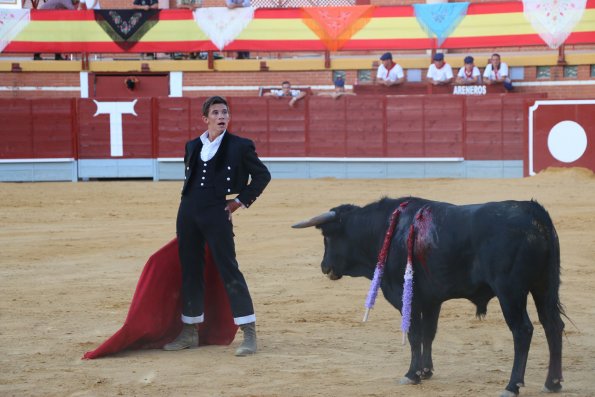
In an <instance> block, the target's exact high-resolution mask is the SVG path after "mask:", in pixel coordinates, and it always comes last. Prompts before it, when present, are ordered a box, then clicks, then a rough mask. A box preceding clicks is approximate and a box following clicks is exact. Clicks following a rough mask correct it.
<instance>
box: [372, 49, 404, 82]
mask: <svg viewBox="0 0 595 397" xmlns="http://www.w3.org/2000/svg"><path fill="white" fill-rule="evenodd" d="M380 62H382V64H381V65H380V66H378V72H377V73H376V84H382V85H385V86H387V87H388V86H391V85H397V84H401V83H402V82H403V81H404V80H405V75H404V74H403V68H402V67H401V65H399V64H397V63H395V62H393V54H391V53H390V52H385V53H384V54H382V56H381V57H380Z"/></svg>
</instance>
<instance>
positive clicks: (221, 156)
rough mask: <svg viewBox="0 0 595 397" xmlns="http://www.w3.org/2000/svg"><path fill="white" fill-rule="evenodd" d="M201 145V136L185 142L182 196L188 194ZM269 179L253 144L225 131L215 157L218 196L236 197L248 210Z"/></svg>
mask: <svg viewBox="0 0 595 397" xmlns="http://www.w3.org/2000/svg"><path fill="white" fill-rule="evenodd" d="M202 146H203V144H202V141H201V140H200V137H198V138H196V139H193V140H191V141H188V142H187V143H186V152H185V154H184V169H185V171H184V172H185V178H184V179H185V180H184V186H183V187H182V196H184V195H185V194H186V193H187V191H188V182H189V181H190V178H191V176H192V172H193V171H194V170H195V169H197V168H196V167H195V165H196V162H197V161H200V151H201V149H202ZM270 180H271V174H270V172H269V170H268V169H267V167H266V166H265V165H264V164H263V163H262V161H260V159H259V158H258V155H257V154H256V149H255V147H254V143H253V142H252V141H251V140H250V139H246V138H242V137H239V136H237V135H233V134H231V133H230V132H229V131H227V132H225V135H224V136H223V139H222V140H221V145H220V146H219V149H218V150H217V156H216V158H215V181H214V182H215V183H214V185H215V193H216V194H217V196H221V197H225V196H226V195H230V194H237V195H238V196H237V197H236V198H237V199H238V200H240V202H241V203H242V204H243V205H245V206H246V207H250V205H252V203H253V202H254V201H255V200H256V198H257V197H258V196H260V194H261V193H262V191H263V190H264V188H265V187H266V186H267V185H268V183H269V181H270Z"/></svg>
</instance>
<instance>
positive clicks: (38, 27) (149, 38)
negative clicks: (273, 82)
mask: <svg viewBox="0 0 595 397" xmlns="http://www.w3.org/2000/svg"><path fill="white" fill-rule="evenodd" d="M456 4H459V3H452V4H451V5H456ZM356 7H357V8H356ZM329 8H331V7H329ZM353 8H356V9H358V10H359V11H358V13H359V15H360V16H361V17H362V18H363V19H364V20H366V19H368V17H367V16H365V15H367V11H366V12H361V10H362V8H360V7H359V6H355V7H353ZM207 9H208V8H204V9H199V10H197V11H196V12H195V13H194V14H193V13H192V11H190V10H187V9H171V10H161V11H160V12H159V20H158V21H157V23H156V24H155V25H154V26H153V27H152V28H151V30H149V31H147V32H146V33H145V34H144V35H143V36H142V37H140V38H138V41H136V44H134V46H132V47H131V48H128V49H127V48H122V47H121V46H120V45H118V43H117V42H116V41H114V39H113V38H112V37H111V36H110V35H109V34H108V33H106V32H105V31H104V30H103V29H102V28H101V27H100V26H99V24H98V23H97V22H96V21H95V13H94V12H93V11H92V10H87V11H63V10H46V11H38V10H31V13H30V22H29V23H28V24H26V25H25V26H24V28H23V29H22V30H21V32H20V33H18V34H17V35H16V36H15V37H14V38H13V39H12V40H11V41H10V42H9V43H8V45H7V46H6V48H4V51H3V52H7V53H33V52H87V53H93V52H99V53H101V52H107V53H121V52H137V53H141V52H198V51H216V50H221V49H223V50H226V51H251V50H258V51H326V50H328V49H329V48H340V50H341V51H376V50H377V51H381V52H384V51H386V50H387V49H391V50H426V49H434V48H436V39H435V38H434V36H432V38H430V37H429V36H428V34H427V33H426V32H425V31H424V30H423V29H422V27H421V26H420V23H419V22H418V19H417V18H416V16H415V12H414V7H412V6H390V7H380V6H376V7H371V8H370V9H369V10H370V11H369V13H370V16H369V19H368V23H367V24H365V25H364V24H362V25H364V26H361V27H359V26H356V27H357V28H358V29H353V28H351V27H350V28H346V29H343V28H342V27H341V25H340V24H339V23H338V22H337V21H336V20H333V18H335V19H340V18H339V17H338V15H339V14H333V13H330V14H327V15H331V16H332V15H335V17H332V18H330V19H327V20H326V21H327V22H331V23H330V24H329V23H327V22H324V23H323V22H321V20H322V19H315V18H314V17H312V18H311V17H307V18H305V17H304V13H305V11H303V9H295V8H294V9H287V8H284V9H256V10H252V9H243V8H240V9H236V10H226V11H225V14H227V15H228V16H229V18H230V19H228V20H224V21H223V20H222V19H218V20H215V19H213V20H212V21H211V24H212V25H211V26H210V27H207V25H205V24H206V23H208V22H205V24H203V25H199V23H203V22H201V21H200V20H201V17H200V16H199V15H203V12H204V11H203V10H207ZM523 11H524V10H523V3H522V2H521V1H509V2H496V3H473V4H469V6H468V8H467V13H466V15H465V16H464V18H463V19H462V20H461V21H460V23H459V24H458V26H457V27H456V28H455V29H454V30H453V31H452V32H451V33H450V34H449V35H448V37H447V38H446V39H445V40H444V42H443V43H441V46H442V48H453V49H455V48H493V47H511V46H514V47H518V46H543V45H544V40H543V39H542V38H541V37H540V35H539V34H538V32H537V31H536V29H535V28H533V26H532V25H531V23H530V22H529V21H528V20H527V19H526V18H525V16H524V13H523ZM333 12H334V11H333ZM244 13H246V14H244ZM205 15H206V14H205ZM354 15H356V13H354V14H352V16H351V17H352V18H353V19H352V20H353V22H352V24H354V25H358V24H359V23H361V20H362V18H357V17H355V16H354ZM364 16H365V17H364ZM319 17H320V13H318V14H317V16H316V18H319ZM575 17H576V18H577V19H578V18H580V20H579V21H578V23H576V24H575V25H574V27H570V25H568V24H565V26H566V28H565V30H566V31H567V32H569V31H571V33H570V35H569V36H568V37H567V38H566V39H565V41H564V42H565V43H566V44H595V0H586V5H585V7H584V11H583V13H582V17H581V16H580V15H578V14H576V15H575ZM232 19H233V22H230V21H232ZM306 20H308V22H306ZM314 22H315V23H316V25H317V28H316V29H318V34H317V33H315V31H314V30H313V29H312V28H311V26H310V25H311V23H314ZM222 24H223V25H224V26H222ZM348 24H349V22H345V25H348ZM227 25H229V26H227ZM321 26H322V27H321ZM330 26H332V28H329V27H330ZM228 28H229V29H228ZM316 29H315V30H316ZM558 29H560V28H559V27H558ZM339 32H342V33H339ZM319 34H320V36H319ZM343 34H345V36H343ZM347 36H350V37H349V38H347ZM344 38H345V41H343V39H344ZM119 41H120V42H121V41H124V40H122V39H121V38H120V39H119ZM128 41H130V38H129V39H128ZM120 44H122V43H120Z"/></svg>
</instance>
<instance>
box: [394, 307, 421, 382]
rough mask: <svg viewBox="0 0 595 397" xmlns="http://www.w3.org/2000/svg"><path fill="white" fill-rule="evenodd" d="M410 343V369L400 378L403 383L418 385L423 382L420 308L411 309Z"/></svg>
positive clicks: (408, 334)
mask: <svg viewBox="0 0 595 397" xmlns="http://www.w3.org/2000/svg"><path fill="white" fill-rule="evenodd" d="M407 337H408V339H409V345H410V346H411V363H410V364H409V371H407V373H406V374H405V376H404V377H403V378H401V380H400V382H399V383H400V384H402V385H416V384H418V383H419V382H421V374H422V352H421V344H422V324H421V312H420V311H419V310H415V309H414V310H412V311H411V325H410V327H409V332H408V333H407Z"/></svg>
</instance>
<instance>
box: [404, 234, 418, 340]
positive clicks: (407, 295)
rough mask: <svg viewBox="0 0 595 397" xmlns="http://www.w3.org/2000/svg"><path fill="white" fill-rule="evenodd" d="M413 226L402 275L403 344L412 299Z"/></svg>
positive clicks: (408, 239)
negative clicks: (405, 265)
mask: <svg viewBox="0 0 595 397" xmlns="http://www.w3.org/2000/svg"><path fill="white" fill-rule="evenodd" d="M414 236H415V228H414V226H413V224H412V225H411V227H410V228H409V237H408V238H407V267H406V268H405V275H404V276H403V299H402V302H403V308H402V309H401V331H403V341H402V343H403V344H405V335H407V333H408V332H409V326H410V325H411V301H413V264H412V263H413V239H414Z"/></svg>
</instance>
